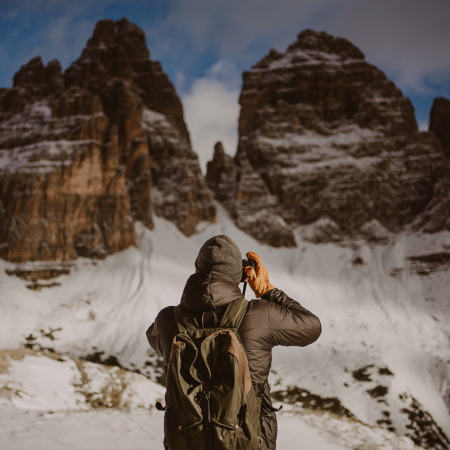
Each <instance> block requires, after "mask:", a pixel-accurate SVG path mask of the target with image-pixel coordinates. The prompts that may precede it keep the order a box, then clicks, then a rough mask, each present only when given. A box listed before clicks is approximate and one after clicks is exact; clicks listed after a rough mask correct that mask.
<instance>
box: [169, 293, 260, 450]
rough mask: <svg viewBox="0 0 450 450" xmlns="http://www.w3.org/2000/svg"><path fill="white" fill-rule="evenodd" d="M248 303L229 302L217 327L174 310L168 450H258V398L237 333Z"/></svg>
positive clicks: (188, 313)
mask: <svg viewBox="0 0 450 450" xmlns="http://www.w3.org/2000/svg"><path fill="white" fill-rule="evenodd" d="M246 310H247V301H246V300H245V299H239V300H235V301H233V302H231V303H230V304H229V305H228V306H227V307H226V310H225V313H224V315H223V317H222V319H221V320H220V323H218V320H217V316H215V314H214V313H204V314H210V315H211V314H212V315H214V325H213V328H205V327H204V323H205V322H204V320H203V318H202V321H201V322H202V323H201V324H200V323H198V321H197V319H196V317H195V315H194V314H193V313H192V312H190V311H189V310H187V309H186V308H185V307H184V306H182V305H178V306H177V307H176V308H175V319H176V322H177V325H178V330H179V333H178V334H177V335H176V336H175V337H174V339H173V343H172V351H171V355H170V360H169V364H168V368H167V391H166V413H165V418H164V432H165V438H166V446H167V447H168V449H169V450H257V449H258V448H259V447H260V436H261V431H260V424H259V415H260V400H259V399H258V398H257V397H256V395H255V391H254V388H253V385H252V382H251V378H250V370H249V367H248V361H247V356H246V354H245V350H244V348H243V347H242V344H241V342H240V340H239V338H238V332H237V329H238V327H239V325H240V323H241V321H242V319H243V317H244V314H245V312H246Z"/></svg>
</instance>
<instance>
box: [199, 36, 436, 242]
mask: <svg viewBox="0 0 450 450" xmlns="http://www.w3.org/2000/svg"><path fill="white" fill-rule="evenodd" d="M243 81H244V83H243V88H242V93H241V96H240V104H241V114H240V118H239V145H238V151H237V154H236V156H235V158H234V159H233V162H234V167H235V168H234V170H235V173H234V174H233V177H232V179H233V180H241V178H245V179H248V180H250V179H251V184H252V185H253V186H255V187H256V186H258V191H259V192H260V194H258V195H262V196H264V198H265V200H264V201H262V202H261V203H260V204H259V209H258V217H256V218H255V220H254V221H253V222H250V223H246V221H245V220H244V218H245V217H252V216H254V212H253V210H252V209H251V204H252V202H245V201H242V198H241V195H242V190H239V189H238V188H236V182H235V181H226V180H225V178H222V179H221V182H219V183H215V182H213V181H212V179H213V178H214V177H213V171H214V172H215V173H217V172H218V168H217V167H218V166H220V164H221V162H220V158H219V155H218V156H216V155H215V157H214V161H213V162H212V164H211V165H210V166H209V167H208V177H207V179H208V184H209V186H210V187H211V189H213V190H214V192H215V195H216V198H217V199H219V200H220V201H221V202H223V203H224V205H225V206H226V207H227V209H228V210H229V211H230V212H231V213H232V215H233V217H234V218H235V220H236V223H237V224H238V225H239V226H241V228H242V229H243V230H245V231H246V232H248V233H250V234H251V235H253V236H254V237H257V238H258V239H259V240H261V241H263V242H266V243H271V244H272V245H289V244H287V243H286V241H285V240H281V241H279V240H278V239H274V234H276V233H275V231H274V230H275V228H276V227H275V225H268V223H269V222H270V223H272V224H275V223H278V224H282V225H283V226H282V228H283V230H284V233H285V234H286V235H289V233H290V236H291V238H290V240H288V242H289V243H293V237H292V236H293V232H294V230H295V229H296V228H297V227H298V226H304V225H312V224H315V223H317V227H316V228H317V229H316V232H317V233H318V235H317V236H316V237H314V236H312V237H311V239H312V240H314V241H317V242H319V241H320V242H324V241H326V240H327V239H328V240H343V239H345V238H346V237H351V238H354V237H358V238H362V239H366V240H369V241H374V242H382V241H383V242H384V241H385V240H386V239H388V237H389V236H390V233H391V232H397V231H399V230H401V229H404V228H405V227H407V226H412V224H413V222H414V221H415V220H416V219H417V218H418V216H419V215H420V214H421V213H423V212H424V211H425V209H426V208H427V205H429V204H430V202H431V201H432V199H433V198H434V196H435V188H436V186H437V183H438V181H439V180H441V179H442V177H443V176H444V175H443V173H444V166H443V156H442V151H441V150H440V149H439V144H438V143H437V140H436V139H435V137H434V135H432V133H419V132H418V130H417V124H416V120H415V117H414V110H413V107H412V104H411V102H410V101H409V99H407V98H405V97H403V96H402V93H401V91H400V90H399V89H398V88H397V87H396V86H395V85H394V83H393V82H392V81H390V80H388V79H387V78H386V76H385V74H384V73H383V72H382V71H380V70H379V69H377V68H376V67H375V66H373V65H371V64H369V63H367V62H366V61H365V60H364V55H363V54H362V52H361V51H360V50H359V49H357V48H356V47H355V46H354V45H353V44H351V43H350V42H349V41H347V40H346V39H342V38H336V37H333V36H330V35H328V34H326V33H317V32H315V31H312V30H306V31H303V32H302V33H300V34H299V35H298V39H297V41H296V42H295V43H293V44H292V45H290V46H289V47H288V49H287V51H286V52H285V53H280V52H277V51H275V50H271V51H270V52H269V54H268V55H267V56H266V57H264V58H263V59H262V60H261V61H260V62H258V63H257V64H255V66H253V68H252V70H250V71H247V72H244V75H243ZM222 160H223V157H222ZM222 164H224V163H223V161H222ZM226 165H227V172H229V173H232V169H231V166H232V162H231V159H229V160H227V162H226ZM250 173H251V174H252V176H251V177H250ZM444 178H445V177H444ZM227 184H228V187H227ZM238 184H239V183H238ZM263 187H264V188H263ZM264 189H265V192H267V193H264V194H262V193H263V192H264ZM260 198H263V197H260ZM439 201H440V200H439ZM269 215H270V216H271V219H270V220H268V219H267V217H268V216H269ZM259 218H262V219H259ZM424 220H425V219H424ZM441 223H445V220H441ZM257 230H258V231H257ZM311 230H314V227H313V228H312V229H311V228H309V229H308V233H310V232H312V231H311ZM313 234H314V233H313ZM327 236H328V238H327ZM277 241H278V242H279V243H278V244H276V242H277Z"/></svg>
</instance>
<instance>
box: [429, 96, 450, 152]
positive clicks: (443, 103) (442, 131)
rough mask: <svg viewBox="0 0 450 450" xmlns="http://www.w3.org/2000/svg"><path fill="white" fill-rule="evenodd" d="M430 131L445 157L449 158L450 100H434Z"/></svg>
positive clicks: (442, 98)
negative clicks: (436, 138)
mask: <svg viewBox="0 0 450 450" xmlns="http://www.w3.org/2000/svg"><path fill="white" fill-rule="evenodd" d="M430 131H432V132H433V133H434V134H436V136H437V137H438V139H439V141H440V143H441V144H442V148H443V150H444V153H445V156H446V157H447V158H450V100H447V99H446V98H444V97H438V98H436V99H434V102H433V106H432V108H431V113H430Z"/></svg>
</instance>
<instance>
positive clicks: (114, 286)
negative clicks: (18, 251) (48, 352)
mask: <svg viewBox="0 0 450 450" xmlns="http://www.w3.org/2000/svg"><path fill="white" fill-rule="evenodd" d="M218 208H219V218H218V222H217V224H214V225H207V224H205V225H204V226H203V229H202V230H199V233H198V234H196V235H194V236H192V237H190V238H187V237H185V236H183V235H182V234H181V233H180V232H179V231H178V230H177V229H176V228H175V226H174V225H173V224H171V223H169V222H167V221H164V220H162V219H158V218H155V224H156V225H155V229H154V230H152V231H150V230H147V229H145V228H144V227H138V233H139V236H140V241H139V245H138V247H137V248H134V247H132V248H129V249H127V250H125V251H123V252H120V253H119V254H116V255H113V256H111V257H108V258H107V259H105V260H104V261H94V260H89V259H83V258H80V259H79V260H78V261H76V262H74V264H73V265H72V266H70V267H69V268H70V274H69V275H63V276H60V277H58V278H56V279H55V280H50V281H48V282H45V281H43V282H41V284H42V285H45V284H46V283H47V284H49V285H50V284H52V283H53V282H57V283H60V284H59V285H54V286H53V287H47V288H46V287H43V288H42V289H41V290H30V289H28V288H27V287H26V286H27V285H28V284H29V282H27V281H25V280H22V279H19V278H17V277H16V276H13V275H7V274H6V273H5V271H6V270H10V271H11V270H14V269H16V268H17V266H16V265H14V264H11V263H6V262H4V261H0V308H1V311H2V314H1V315H0V349H5V350H6V349H18V348H21V347H23V346H24V345H28V346H32V347H33V348H35V349H40V348H52V349H54V350H56V351H57V352H59V353H61V354H63V355H65V356H70V357H74V358H77V357H87V356H88V357H91V359H94V360H95V359H99V358H100V359H102V358H103V359H106V358H108V357H110V356H114V357H115V358H117V360H118V361H120V363H121V364H122V366H124V367H126V368H129V369H132V370H133V369H139V370H140V371H141V373H143V374H146V375H148V376H150V377H152V376H153V377H155V374H156V373H157V371H158V369H157V368H156V369H155V366H154V361H155V359H154V356H153V355H152V353H151V351H150V350H149V348H148V344H147V342H146V338H145V330H146V328H147V327H148V326H149V325H150V323H151V322H152V321H153V319H154V317H155V316H156V314H157V312H158V311H159V310H160V309H161V308H163V307H164V306H167V305H175V304H177V303H178V302H179V298H180V293H181V291H182V289H183V286H184V283H185V281H186V279H187V278H188V276H189V275H190V274H191V273H192V272H193V271H194V265H193V263H194V260H195V257H196V255H197V253H198V249H199V248H200V246H201V245H202V243H203V242H204V241H205V240H206V239H208V238H209V237H211V236H213V235H216V234H228V235H229V236H231V237H232V238H233V239H234V240H235V241H236V242H237V243H238V245H239V247H240V248H241V250H242V252H243V253H245V252H246V251H256V252H257V253H259V254H260V255H261V256H262V258H263V261H264V262H265V264H266V265H267V267H268V269H269V273H270V277H271V281H272V283H273V284H275V285H276V286H277V287H279V288H281V289H283V290H284V291H285V292H287V293H288V294H289V295H291V296H292V297H293V298H295V299H297V300H299V301H300V302H301V303H302V304H303V305H304V306H305V307H307V308H309V309H310V310H311V311H313V312H314V313H315V314H317V315H318V316H319V317H320V319H321V321H322V325H323V334H322V336H321V337H320V339H319V340H318V341H317V343H315V344H313V345H311V346H309V347H307V348H303V349H300V348H277V349H275V351H274V364H273V369H274V370H273V373H272V374H271V383H272V390H273V391H277V390H278V391H286V390H287V389H288V388H289V387H295V386H297V387H299V388H303V389H307V390H308V391H310V392H311V393H313V394H316V395H319V396H321V397H337V398H338V399H339V400H340V402H341V404H342V405H343V406H344V407H345V408H347V409H348V410H349V411H350V412H351V413H352V414H353V415H354V416H355V417H356V418H357V419H359V420H361V421H363V422H365V423H368V424H370V425H374V426H375V425H377V423H379V424H381V425H382V426H384V427H385V428H389V427H391V428H394V429H395V431H396V432H397V433H398V434H406V433H409V432H411V429H410V428H408V426H411V423H410V419H409V418H408V414H407V413H405V412H402V410H405V409H406V410H410V411H411V410H413V409H414V408H416V409H417V408H420V409H422V410H423V411H425V412H427V413H429V414H430V416H431V417H432V419H433V420H434V421H435V422H436V424H437V426H439V427H440V428H441V430H443V431H444V432H446V433H447V435H450V415H449V408H450V347H449V342H450V297H449V295H450V294H449V293H450V276H449V273H450V272H449V271H448V268H445V267H444V266H442V267H441V266H439V264H438V265H437V266H430V264H428V262H427V259H425V260H423V261H422V260H417V259H410V258H411V257H413V258H414V257H418V256H419V257H421V256H423V255H433V254H448V251H449V249H450V233H448V232H446V233H439V234H435V235H415V234H412V233H410V234H408V233H403V234H401V235H398V236H396V237H395V240H394V241H393V242H391V243H390V244H386V245H372V246H371V245H368V244H366V243H363V242H360V243H358V242H356V243H353V244H352V245H351V246H350V245H349V246H339V245H336V244H321V245H317V244H313V243H311V242H307V241H304V240H302V238H301V237H300V233H299V236H298V243H299V246H298V248H295V249H274V248H271V247H268V246H265V245H262V244H260V243H258V242H256V241H255V240H253V239H252V238H250V237H249V236H248V235H246V234H245V233H243V232H242V231H240V230H239V229H237V228H236V227H235V226H234V224H233V223H232V221H231V220H230V219H229V218H228V216H227V214H226V213H225V212H224V211H223V210H222V209H221V208H220V207H218ZM53 265H54V264H53ZM37 266H45V264H43V263H33V264H31V263H26V264H22V265H20V266H19V268H21V269H27V268H35V267H37ZM430 267H431V269H430ZM247 298H250V292H248V294H247ZM154 379H155V378H154ZM417 405H419V406H417ZM297 406H298V405H297ZM17 414H22V413H19V412H18V413H17ZM24 414H25V413H24ZM64 414H66V413H64ZM67 414H68V416H67V417H72V415H71V414H72V413H67ZM73 414H75V413H73ZM87 414H91V413H87ZM92 414H94V413H92ZM95 414H97V413H95ZM95 414H94V416H95ZM98 414H100V413H98ZM105 414H118V415H120V414H122V413H120V412H117V413H115V412H107V413H105ZM133 414H138V415H139V414H141V413H133ZM133 414H131V416H130V417H132V416H133ZM142 414H143V413H142ZM24 417H25V416H24ZM30 417H31V416H30ZM33 417H34V416H33ZM36 417H38V416H36ZM61 417H65V416H64V415H62V416H61ZM74 417H75V416H74ZM76 417H87V416H82V415H81V416H76ZM95 417H97V416H95ZM100 417H103V416H102V415H101V414H100V415H99V418H98V420H103V419H100ZM133 417H134V416H133ZM139 417H140V416H139ZM33 420H34V419H33ZM36 420H38V421H39V420H41V419H36ZM61 420H62V419H61ZM64 420H65V419H64ZM93 420H94V419H93ZM95 420H97V419H95ZM130 420H131V419H130ZM290 420H291V419H289V420H288V419H286V422H283V423H284V424H283V426H286V427H289V426H291V425H292V422H290ZM44 422H45V421H43V419H42V424H44ZM39 423H41V422H39ZM289 424H291V425H289ZM42 426H44V425H42ZM292 426H293V427H295V426H294V425H292ZM414 426H415V427H416V428H417V426H420V425H417V424H416V425H414ZM55 433H56V431H55ZM332 442H334V443H336V442H337V441H336V440H333V441H332ZM333 445H334V444H333ZM336 445H337V444H336ZM11 448H13V447H11ZM23 448H27V447H26V446H24V447H23ZM86 448H88V447H86ZM155 448H157V447H155ZM280 448H283V447H280ZM284 448H288V447H284ZM352 448H356V447H352ZM392 448H393V447H392Z"/></svg>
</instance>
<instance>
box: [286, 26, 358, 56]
mask: <svg viewBox="0 0 450 450" xmlns="http://www.w3.org/2000/svg"><path fill="white" fill-rule="evenodd" d="M295 50H304V51H316V52H324V53H327V54H335V55H338V56H340V57H341V58H342V59H364V53H363V52H362V51H361V50H360V49H359V48H358V47H356V46H355V45H354V44H352V43H351V42H350V41H349V40H347V39H345V38H341V37H336V36H332V35H331V34H328V33H325V32H324V31H320V32H319V31H314V30H311V29H307V30H303V31H302V32H300V33H299V34H298V35H297V41H296V42H294V43H293V44H291V45H290V46H289V47H288V49H287V51H288V52H293V51H295Z"/></svg>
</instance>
